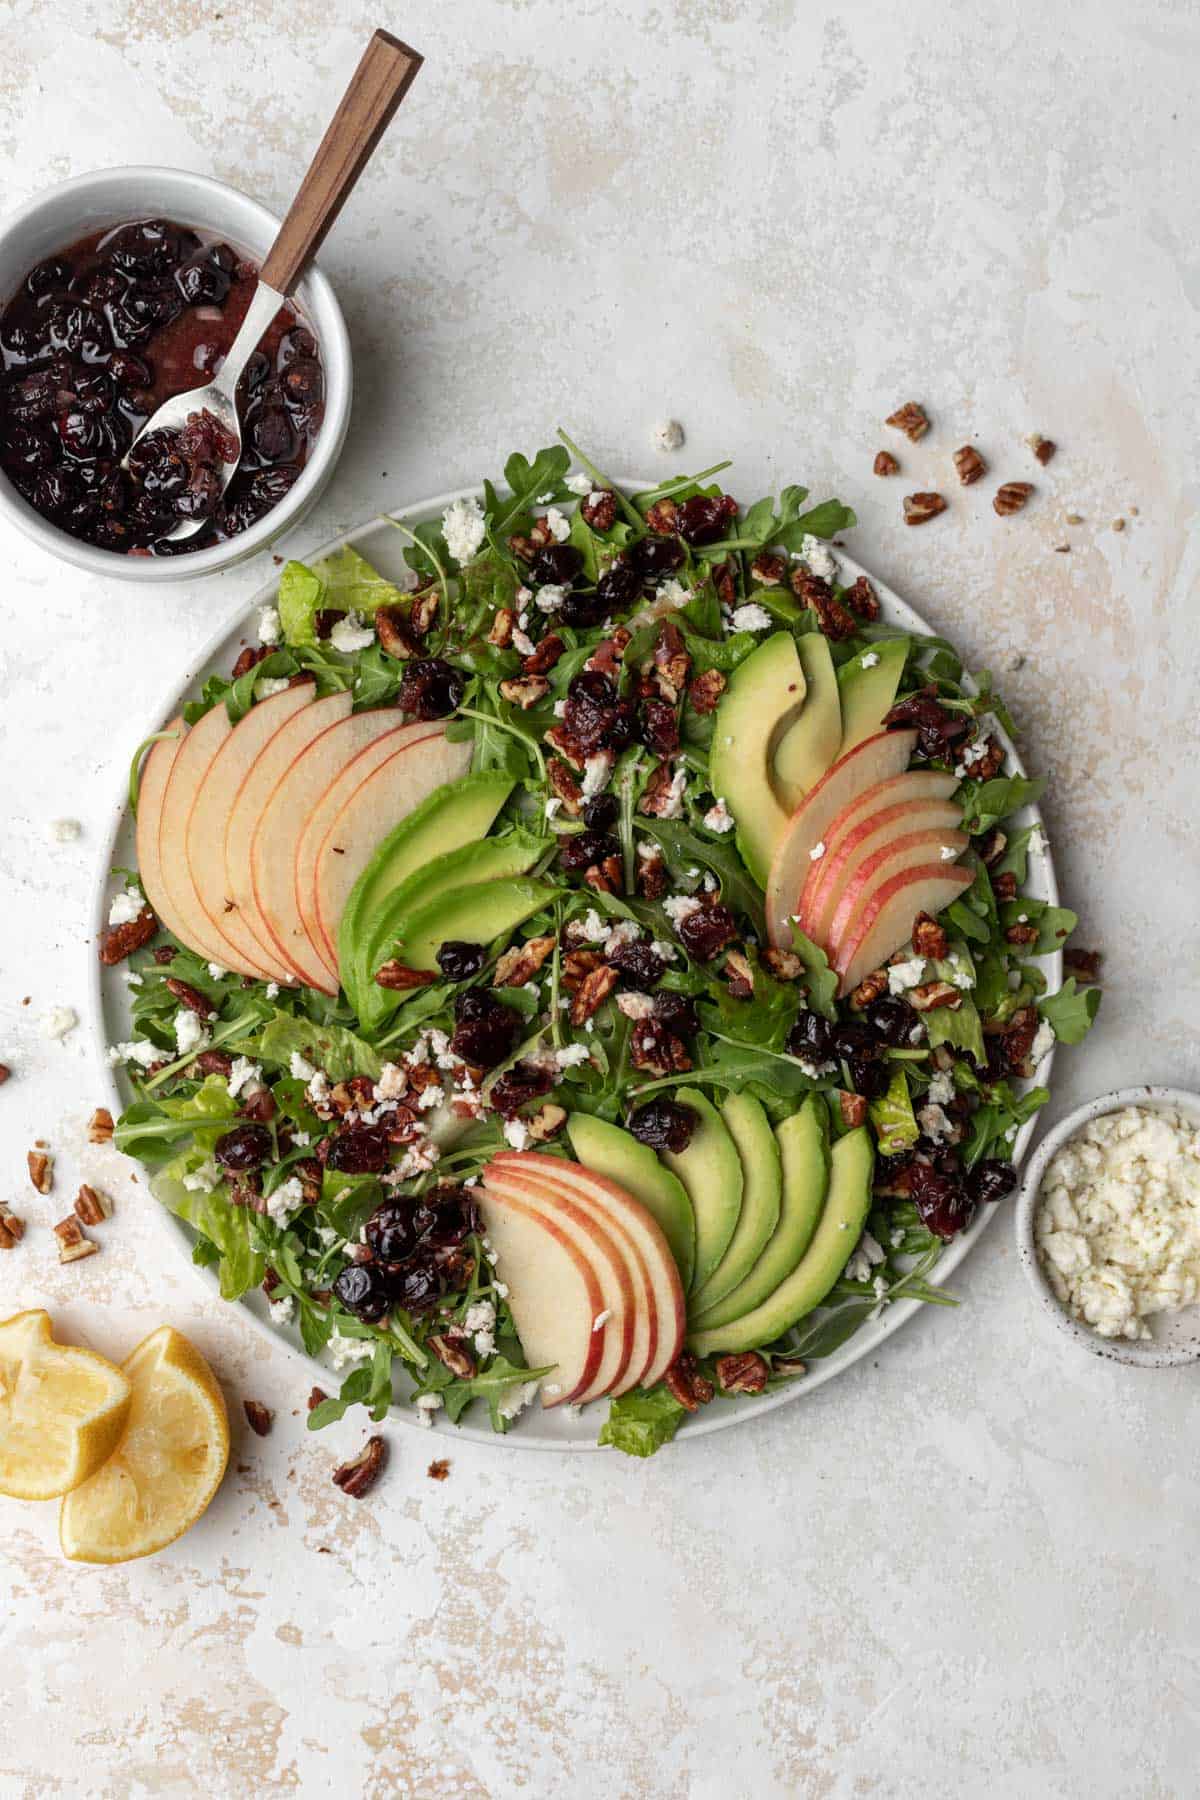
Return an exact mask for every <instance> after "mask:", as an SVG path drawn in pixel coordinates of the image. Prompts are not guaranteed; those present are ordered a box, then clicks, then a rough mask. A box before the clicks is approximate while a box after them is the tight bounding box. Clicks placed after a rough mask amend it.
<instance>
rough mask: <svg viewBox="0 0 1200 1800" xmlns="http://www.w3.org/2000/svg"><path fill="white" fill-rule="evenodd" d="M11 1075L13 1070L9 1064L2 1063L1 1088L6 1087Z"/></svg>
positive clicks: (0, 1068)
mask: <svg viewBox="0 0 1200 1800" xmlns="http://www.w3.org/2000/svg"><path fill="white" fill-rule="evenodd" d="M11 1074H12V1070H11V1069H10V1068H9V1066H8V1064H7V1063H0V1087H3V1086H4V1084H5V1082H6V1081H7V1080H8V1078H9V1076H10V1075H11Z"/></svg>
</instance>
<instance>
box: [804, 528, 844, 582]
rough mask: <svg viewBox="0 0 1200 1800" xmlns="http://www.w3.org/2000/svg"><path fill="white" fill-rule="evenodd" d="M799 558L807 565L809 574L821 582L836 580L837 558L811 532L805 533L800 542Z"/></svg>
mask: <svg viewBox="0 0 1200 1800" xmlns="http://www.w3.org/2000/svg"><path fill="white" fill-rule="evenodd" d="M800 556H801V558H802V560H803V561H804V562H806V563H807V564H808V568H809V573H810V574H812V575H819V576H820V577H821V579H822V580H823V581H834V580H836V578H837V572H838V565H837V557H836V556H835V555H834V554H833V551H832V550H831V549H830V548H829V546H828V545H827V544H824V543H822V541H821V539H820V538H818V537H814V536H813V535H812V532H811V531H808V532H805V534H804V536H803V537H802V538H801V540H800Z"/></svg>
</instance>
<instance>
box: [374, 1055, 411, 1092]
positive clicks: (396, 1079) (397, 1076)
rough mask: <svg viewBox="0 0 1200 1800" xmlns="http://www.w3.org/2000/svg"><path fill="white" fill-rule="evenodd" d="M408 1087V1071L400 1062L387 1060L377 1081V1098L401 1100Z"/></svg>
mask: <svg viewBox="0 0 1200 1800" xmlns="http://www.w3.org/2000/svg"><path fill="white" fill-rule="evenodd" d="M407 1088H408V1072H407V1070H405V1069H402V1068H401V1067H400V1064H399V1063H394V1062H385V1063H384V1065H383V1067H382V1069H381V1070H380V1071H379V1080H378V1081H377V1082H376V1083H375V1098H376V1100H399V1099H401V1098H402V1097H403V1095H404V1093H405V1092H406V1090H407Z"/></svg>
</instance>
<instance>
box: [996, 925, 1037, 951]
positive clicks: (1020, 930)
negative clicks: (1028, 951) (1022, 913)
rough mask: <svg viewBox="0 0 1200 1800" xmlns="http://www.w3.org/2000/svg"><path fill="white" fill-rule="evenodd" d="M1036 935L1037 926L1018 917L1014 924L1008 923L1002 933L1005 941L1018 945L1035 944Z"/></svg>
mask: <svg viewBox="0 0 1200 1800" xmlns="http://www.w3.org/2000/svg"><path fill="white" fill-rule="evenodd" d="M1038 936H1039V933H1038V928H1037V926H1036V925H1031V924H1029V923H1028V921H1025V920H1021V919H1018V920H1017V922H1016V924H1015V925H1010V926H1009V927H1008V929H1007V931H1006V932H1005V933H1004V937H1005V941H1006V943H1009V944H1017V945H1020V946H1024V945H1028V944H1036V943H1037V941H1038Z"/></svg>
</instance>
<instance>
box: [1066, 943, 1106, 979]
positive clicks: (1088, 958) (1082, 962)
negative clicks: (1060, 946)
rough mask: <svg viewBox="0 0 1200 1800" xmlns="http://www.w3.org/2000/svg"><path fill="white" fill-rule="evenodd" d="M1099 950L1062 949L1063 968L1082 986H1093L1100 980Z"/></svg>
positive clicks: (1100, 953)
mask: <svg viewBox="0 0 1200 1800" xmlns="http://www.w3.org/2000/svg"><path fill="white" fill-rule="evenodd" d="M1102 954H1103V953H1102V952H1101V951H1099V950H1076V949H1073V948H1068V949H1066V950H1064V951H1063V968H1064V969H1065V970H1066V972H1067V974H1068V975H1073V976H1074V977H1075V979H1076V981H1078V982H1079V983H1080V984H1081V985H1082V986H1084V987H1087V986H1089V985H1091V986H1094V985H1095V984H1096V983H1098V982H1099V980H1100V959H1101V956H1102Z"/></svg>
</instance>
